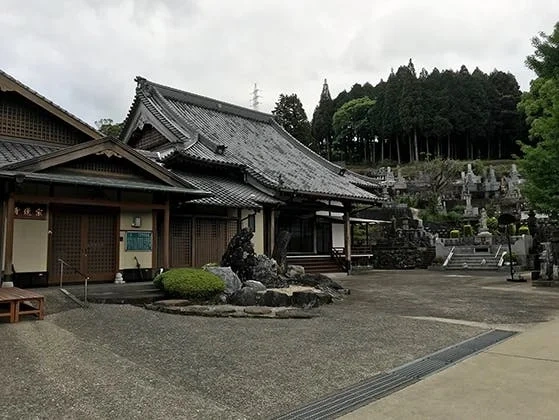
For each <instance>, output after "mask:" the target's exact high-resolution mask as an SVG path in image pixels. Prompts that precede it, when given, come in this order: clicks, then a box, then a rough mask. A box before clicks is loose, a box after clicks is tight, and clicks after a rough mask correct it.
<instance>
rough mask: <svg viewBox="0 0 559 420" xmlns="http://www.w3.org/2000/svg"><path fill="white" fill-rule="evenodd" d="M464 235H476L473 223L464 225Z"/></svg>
mask: <svg viewBox="0 0 559 420" xmlns="http://www.w3.org/2000/svg"><path fill="white" fill-rule="evenodd" d="M463 229H464V236H474V229H473V228H472V225H464V228H463Z"/></svg>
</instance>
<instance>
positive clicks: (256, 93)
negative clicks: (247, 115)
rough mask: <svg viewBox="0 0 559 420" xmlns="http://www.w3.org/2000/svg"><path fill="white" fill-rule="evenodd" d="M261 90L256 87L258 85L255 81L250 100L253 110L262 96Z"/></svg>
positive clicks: (256, 107) (256, 109) (256, 108)
mask: <svg viewBox="0 0 559 420" xmlns="http://www.w3.org/2000/svg"><path fill="white" fill-rule="evenodd" d="M260 92H261V90H260V89H258V87H257V86H256V83H255V84H254V89H253V90H252V99H251V101H250V104H251V105H252V109H254V110H255V111H258V106H259V105H260V98H262V95H260Z"/></svg>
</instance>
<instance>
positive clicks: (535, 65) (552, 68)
mask: <svg viewBox="0 0 559 420" xmlns="http://www.w3.org/2000/svg"><path fill="white" fill-rule="evenodd" d="M532 46H533V47H534V48H535V49H536V51H535V52H534V54H532V55H529V56H528V57H527V58H526V66H527V67H528V68H529V69H531V70H534V72H535V73H536V74H537V75H538V77H544V78H547V79H549V78H559V22H557V23H556V24H555V27H554V30H553V33H552V34H551V35H546V34H545V32H540V33H539V36H535V37H534V38H532Z"/></svg>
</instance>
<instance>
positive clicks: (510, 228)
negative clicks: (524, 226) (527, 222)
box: [508, 223, 516, 235]
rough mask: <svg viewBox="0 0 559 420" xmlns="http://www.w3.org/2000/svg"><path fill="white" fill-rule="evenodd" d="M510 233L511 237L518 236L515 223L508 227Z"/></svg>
mask: <svg viewBox="0 0 559 420" xmlns="http://www.w3.org/2000/svg"><path fill="white" fill-rule="evenodd" d="M508 231H509V235H516V225H515V224H514V223H511V224H510V225H508Z"/></svg>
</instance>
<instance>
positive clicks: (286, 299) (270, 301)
mask: <svg viewBox="0 0 559 420" xmlns="http://www.w3.org/2000/svg"><path fill="white" fill-rule="evenodd" d="M258 294H260V295H261V296H260V300H259V301H258V304H259V305H262V306H291V296H289V295H287V294H286V293H282V292H278V291H276V290H268V291H266V292H258Z"/></svg>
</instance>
